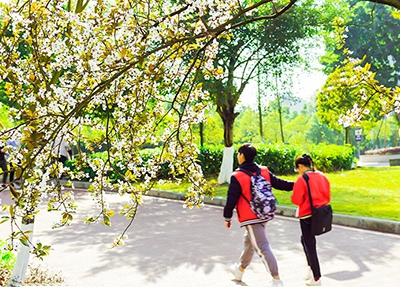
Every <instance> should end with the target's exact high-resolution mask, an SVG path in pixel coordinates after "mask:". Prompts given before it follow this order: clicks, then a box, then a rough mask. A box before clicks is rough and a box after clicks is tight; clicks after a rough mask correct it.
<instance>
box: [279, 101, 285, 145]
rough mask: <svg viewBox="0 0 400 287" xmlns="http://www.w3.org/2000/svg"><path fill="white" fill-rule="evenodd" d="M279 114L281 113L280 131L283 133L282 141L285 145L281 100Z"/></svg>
mask: <svg viewBox="0 0 400 287" xmlns="http://www.w3.org/2000/svg"><path fill="white" fill-rule="evenodd" d="M278 113H279V129H280V132H281V139H282V143H285V137H284V135H283V119H282V105H281V100H280V99H278Z"/></svg>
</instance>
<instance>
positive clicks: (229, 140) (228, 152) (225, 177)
mask: <svg viewBox="0 0 400 287" xmlns="http://www.w3.org/2000/svg"><path fill="white" fill-rule="evenodd" d="M234 109H235V107H234V106H233V107H232V106H229V107H225V108H224V109H221V108H219V109H217V112H218V114H219V115H220V117H221V119H222V121H223V123H224V146H225V148H224V154H223V158H222V164H221V170H220V174H219V175H218V183H219V184H223V183H229V182H230V178H231V174H232V172H233V154H234V147H233V124H234V122H235V119H236V117H237V116H238V115H239V113H235V112H234Z"/></svg>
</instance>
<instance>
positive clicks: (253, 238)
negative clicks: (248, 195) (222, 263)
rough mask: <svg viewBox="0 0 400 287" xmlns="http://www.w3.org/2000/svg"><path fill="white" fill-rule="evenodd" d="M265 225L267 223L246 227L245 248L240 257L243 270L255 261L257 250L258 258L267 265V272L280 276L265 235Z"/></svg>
mask: <svg viewBox="0 0 400 287" xmlns="http://www.w3.org/2000/svg"><path fill="white" fill-rule="evenodd" d="M265 224H266V223H258V224H251V225H246V232H245V233H244V242H243V243H244V248H243V252H242V254H241V255H240V265H241V267H242V268H246V267H247V266H249V264H250V262H251V260H252V259H253V255H254V250H256V251H257V254H258V256H260V258H261V260H262V261H263V263H264V264H265V267H266V268H267V271H269V273H271V275H272V276H278V275H279V272H278V264H277V262H276V259H275V256H274V254H273V253H272V250H271V247H270V245H269V242H268V239H267V236H266V234H265Z"/></svg>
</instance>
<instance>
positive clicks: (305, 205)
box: [292, 171, 331, 218]
mask: <svg viewBox="0 0 400 287" xmlns="http://www.w3.org/2000/svg"><path fill="white" fill-rule="evenodd" d="M307 175H308V177H309V181H308V182H309V184H310V190H311V196H312V200H313V204H314V206H315V207H320V206H324V205H325V204H327V203H329V202H330V200H331V189H330V184H329V181H328V179H327V178H326V176H325V175H324V174H323V173H322V172H319V171H314V172H307ZM292 202H293V204H295V205H297V206H298V208H297V212H296V217H300V218H301V217H304V216H307V215H310V214H311V206H310V199H309V196H308V190H307V184H306V181H305V180H304V178H303V177H302V176H300V177H299V178H297V180H296V182H295V183H294V186H293V194H292Z"/></svg>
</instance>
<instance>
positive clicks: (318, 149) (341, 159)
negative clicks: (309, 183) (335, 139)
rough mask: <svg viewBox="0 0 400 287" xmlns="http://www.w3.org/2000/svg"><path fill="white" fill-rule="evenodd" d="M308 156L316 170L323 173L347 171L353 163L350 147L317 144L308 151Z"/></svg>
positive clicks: (352, 149)
mask: <svg viewBox="0 0 400 287" xmlns="http://www.w3.org/2000/svg"><path fill="white" fill-rule="evenodd" d="M310 155H311V157H312V158H313V160H314V163H315V165H316V167H317V169H318V170H321V171H324V172H330V171H339V170H348V169H351V168H352V166H353V162H354V148H353V147H352V146H350V145H345V146H338V145H326V144H319V145H316V146H313V147H312V148H311V149H310Z"/></svg>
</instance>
